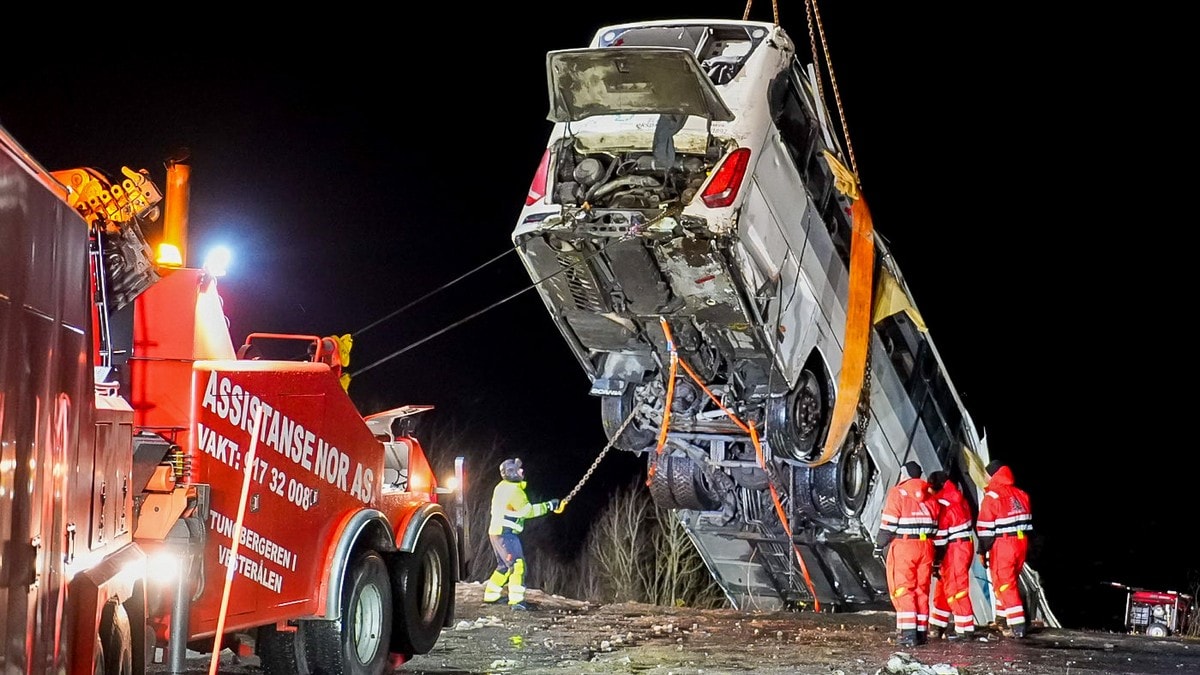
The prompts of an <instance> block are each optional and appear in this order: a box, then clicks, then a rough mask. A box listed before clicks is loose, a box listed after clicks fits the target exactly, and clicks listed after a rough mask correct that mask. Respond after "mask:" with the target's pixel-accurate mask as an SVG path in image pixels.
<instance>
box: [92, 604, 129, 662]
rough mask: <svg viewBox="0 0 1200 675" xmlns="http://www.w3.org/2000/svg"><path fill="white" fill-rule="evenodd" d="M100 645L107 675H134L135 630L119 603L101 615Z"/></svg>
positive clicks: (105, 608)
mask: <svg viewBox="0 0 1200 675" xmlns="http://www.w3.org/2000/svg"><path fill="white" fill-rule="evenodd" d="M100 643H101V645H102V646H103V649H104V659H103V663H104V674H105V675H132V674H133V629H132V628H131V627H130V625H129V614H128V613H127V612H126V611H125V606H124V605H122V604H121V603H119V602H110V603H108V604H107V605H105V606H104V611H103V612H101V614H100Z"/></svg>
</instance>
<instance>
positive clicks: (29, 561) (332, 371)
mask: <svg viewBox="0 0 1200 675" xmlns="http://www.w3.org/2000/svg"><path fill="white" fill-rule="evenodd" d="M122 173H123V178H122V179H111V178H109V177H108V176H107V175H105V174H102V173H101V172H99V171H96V170H92V169H75V170H68V171H57V172H50V171H48V170H46V169H45V168H43V167H42V166H40V164H39V163H38V162H37V161H36V160H35V159H34V158H33V157H31V156H30V155H29V154H28V153H27V152H26V151H25V150H24V149H23V148H22V147H21V146H20V145H19V143H17V141H16V140H15V139H14V138H12V137H11V136H10V135H9V134H8V133H7V132H6V131H5V130H4V129H2V128H0V242H3V243H2V244H0V246H3V254H4V255H3V260H4V262H3V264H2V265H0V443H2V446H0V513H2V514H3V515H2V517H0V545H2V548H0V607H2V609H0V666H3V669H4V671H5V672H23V673H34V672H36V673H51V672H53V673H62V672H70V673H73V674H77V673H108V674H110V675H112V674H115V675H124V674H126V673H141V672H146V671H147V670H148V669H151V668H152V667H153V664H154V662H156V661H157V662H160V663H162V664H163V667H164V669H166V670H168V671H170V672H184V671H185V663H184V661H185V654H186V651H187V650H188V649H192V650H200V651H206V652H209V653H216V652H219V651H220V649H221V648H222V647H224V646H228V645H229V644H230V642H231V640H233V639H235V638H236V636H241V635H246V634H250V635H253V636H254V637H255V638H256V639H255V641H254V643H255V647H256V649H257V650H258V655H259V656H260V657H261V659H262V664H263V669H264V670H265V671H266V672H268V673H287V674H289V675H291V674H297V673H317V672H326V673H362V674H373V673H380V672H383V671H384V670H385V669H386V668H387V667H388V666H389V664H390V665H396V664H398V663H403V662H404V661H406V660H407V659H409V658H411V657H412V656H413V655H416V654H423V653H426V652H428V651H430V650H431V649H432V648H433V646H434V644H435V643H436V641H437V639H438V637H439V635H440V633H441V629H442V628H443V627H445V626H448V625H450V624H451V622H452V620H453V615H454V584H455V582H456V581H457V580H458V578H459V576H460V574H461V570H462V569H463V565H464V564H465V561H464V560H463V554H462V551H463V550H464V548H463V547H462V546H461V539H462V532H461V527H462V526H461V523H462V520H461V519H457V518H455V514H454V513H452V508H453V507H450V506H448V504H447V502H448V493H449V492H450V491H449V490H448V489H447V488H444V487H439V484H438V480H437V478H436V476H435V475H434V471H433V468H432V466H431V463H430V460H429V458H428V457H427V456H426V454H425V451H424V449H423V448H422V446H421V444H420V442H419V441H418V440H417V439H416V438H415V437H413V436H412V435H411V433H410V429H411V426H412V421H413V417H414V416H415V415H419V414H420V413H422V412H424V411H426V410H428V406H402V407H398V408H395V409H393V410H388V411H385V412H381V413H376V414H373V415H368V416H363V415H362V414H361V413H360V412H359V411H358V409H357V408H356V407H355V405H354V403H353V402H352V400H351V399H350V397H349V395H348V392H347V390H346V386H345V379H344V378H340V376H341V375H342V374H343V373H342V372H341V371H342V368H343V366H344V365H345V364H346V363H347V359H348V349H349V342H348V340H346V339H344V338H342V339H339V338H338V337H336V336H315V335H290V334H273V333H254V334H251V335H250V336H248V337H247V338H246V339H245V340H244V341H243V342H242V343H241V344H240V345H239V346H238V347H237V348H235V346H234V342H233V339H232V336H231V335H230V333H229V328H228V325H229V324H228V322H227V321H226V318H225V316H224V315H223V313H222V301H221V297H220V295H219V293H218V290H217V280H218V278H219V276H220V274H221V270H220V269H219V268H218V267H217V266H214V265H209V266H205V267H187V266H184V265H183V256H182V255H181V254H178V253H177V255H176V256H175V258H174V260H173V261H170V256H166V257H163V256H161V255H160V257H158V258H157V259H152V258H153V256H152V249H151V247H150V245H149V244H148V242H147V239H146V237H145V236H144V235H143V228H145V227H147V226H148V224H150V223H152V222H155V220H156V219H157V218H158V217H159V215H160V214H162V213H163V212H164V210H165V218H164V222H163V224H162V232H163V235H164V242H163V243H165V244H170V243H171V242H170V241H169V240H170V238H171V237H172V236H180V235H186V219H187V214H186V205H187V202H188V189H189V188H188V182H189V171H188V167H187V165H186V163H184V162H182V161H180V162H172V163H169V164H168V166H167V187H168V189H167V193H166V195H165V200H164V195H163V194H162V193H161V192H160V191H159V189H158V188H157V186H156V185H155V184H154V181H152V180H151V179H150V176H149V174H148V172H145V171H141V172H135V171H133V170H130V169H128V168H123V169H122ZM183 238H184V239H185V238H186V237H185V236H184V237H183ZM175 243H176V248H175V250H176V251H177V252H178V251H179V250H180V249H181V248H183V247H182V244H183V243H184V242H183V240H182V239H180V240H177V241H176V242H175ZM162 250H163V251H170V250H171V247H170V246H167V247H164V248H163V249H162ZM270 343H282V344H290V345H292V346H293V347H299V352H300V353H301V354H302V355H306V356H302V357H301V358H300V359H298V360H292V359H288V358H264V357H263V353H265V352H268V351H269V350H268V349H264V347H265V346H266V345H268V344H270ZM455 467H456V472H457V473H458V476H457V479H458V480H459V481H460V484H461V481H463V479H465V476H463V475H462V473H463V463H462V461H461V459H460V460H459V461H457V462H456V464H455ZM450 497H452V495H450ZM457 506H459V507H461V506H462V504H461V501H459V502H457Z"/></svg>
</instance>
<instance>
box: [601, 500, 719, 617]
mask: <svg viewBox="0 0 1200 675" xmlns="http://www.w3.org/2000/svg"><path fill="white" fill-rule="evenodd" d="M585 553H586V558H587V559H588V560H590V563H591V564H590V570H589V571H590V572H591V573H592V574H594V575H595V577H596V578H595V579H594V581H593V582H592V584H593V585H594V586H595V587H596V588H597V589H598V590H599V596H598V597H594V596H589V597H588V598H587V599H589V600H590V599H596V600H599V601H601V602H611V601H617V602H621V601H625V600H633V601H637V602H647V603H651V604H657V605H673V606H674V605H690V606H694V607H721V606H724V604H725V598H724V594H723V593H722V592H721V590H720V587H719V586H718V585H717V583H716V582H715V581H714V580H713V578H712V576H711V575H710V574H709V572H708V569H707V567H706V566H705V565H704V560H703V559H702V558H701V557H700V554H699V552H697V551H696V547H695V546H694V545H693V544H692V542H691V539H690V538H689V537H688V535H687V531H686V530H685V529H684V526H683V523H682V522H681V521H680V519H679V514H678V513H677V512H675V511H671V510H668V509H660V508H657V507H655V506H654V505H653V501H652V499H651V498H650V493H649V491H648V490H647V489H646V487H645V484H644V483H643V482H642V481H641V480H637V481H634V482H633V483H631V484H630V485H628V486H626V487H625V488H622V489H621V490H619V491H618V492H617V493H616V494H614V495H613V498H612V500H611V501H610V502H609V504H608V506H607V507H606V508H605V509H604V510H603V511H602V512H601V513H600V515H599V517H598V518H597V520H596V521H595V522H594V523H593V524H592V530H591V532H590V533H589V536H588V539H587V544H586V548H585Z"/></svg>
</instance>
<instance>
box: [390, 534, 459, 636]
mask: <svg viewBox="0 0 1200 675" xmlns="http://www.w3.org/2000/svg"><path fill="white" fill-rule="evenodd" d="M398 562H399V564H398V565H397V569H396V574H395V575H394V576H393V577H392V590H393V595H394V596H395V597H396V616H395V621H394V622H393V624H392V626H393V632H392V651H394V652H398V653H401V654H404V655H406V656H408V657H412V656H413V655H416V654H426V653H428V652H429V650H431V649H433V645H434V644H435V643H436V642H437V639H438V637H439V636H440V635H441V633H442V627H443V626H444V625H445V623H446V613H447V612H448V611H449V610H450V600H451V597H452V595H453V593H454V569H453V565H452V564H451V559H450V543H449V541H447V539H446V531H445V530H443V529H442V527H441V526H440V525H438V524H436V523H428V524H427V525H426V526H425V529H423V530H422V531H421V536H420V537H418V538H417V545H416V546H415V547H414V548H413V551H412V553H401V554H400V556H399V561H398Z"/></svg>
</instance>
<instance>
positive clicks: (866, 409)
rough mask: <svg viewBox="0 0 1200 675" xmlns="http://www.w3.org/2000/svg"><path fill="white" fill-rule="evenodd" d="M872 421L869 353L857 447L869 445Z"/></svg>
mask: <svg viewBox="0 0 1200 675" xmlns="http://www.w3.org/2000/svg"><path fill="white" fill-rule="evenodd" d="M870 422H871V355H870V353H869V352H868V354H867V368H866V371H865V372H864V373H863V384H862V390H861V391H860V392H859V396H858V440H857V441H856V442H855V447H856V448H857V449H858V450H862V449H863V448H865V447H866V445H867V424H869V423H870Z"/></svg>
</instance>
